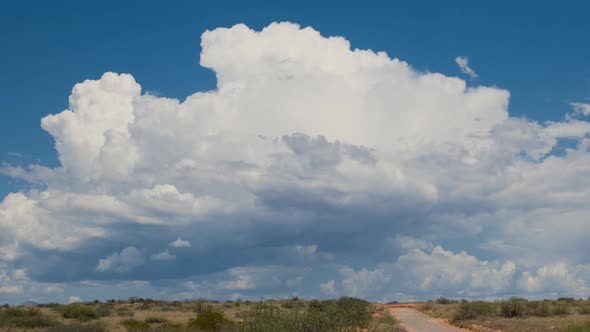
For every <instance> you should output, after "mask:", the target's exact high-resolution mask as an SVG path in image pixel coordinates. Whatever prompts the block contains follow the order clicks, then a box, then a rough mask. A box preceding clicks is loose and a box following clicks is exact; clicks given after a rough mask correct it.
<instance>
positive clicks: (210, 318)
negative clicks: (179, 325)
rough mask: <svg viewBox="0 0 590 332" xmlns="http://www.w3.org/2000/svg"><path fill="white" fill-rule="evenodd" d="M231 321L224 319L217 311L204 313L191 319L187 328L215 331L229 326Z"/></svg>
mask: <svg viewBox="0 0 590 332" xmlns="http://www.w3.org/2000/svg"><path fill="white" fill-rule="evenodd" d="M230 324H231V321H230V320H228V319H227V318H225V316H224V315H223V313H221V312H217V311H205V312H202V313H200V314H198V315H197V318H194V319H191V320H190V321H189V323H188V326H189V327H191V328H197V329H200V330H203V331H217V330H219V329H221V328H222V327H223V326H226V325H230Z"/></svg>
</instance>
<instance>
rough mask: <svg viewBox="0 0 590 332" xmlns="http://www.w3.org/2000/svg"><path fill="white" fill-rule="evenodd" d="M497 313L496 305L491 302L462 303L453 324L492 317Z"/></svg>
mask: <svg viewBox="0 0 590 332" xmlns="http://www.w3.org/2000/svg"><path fill="white" fill-rule="evenodd" d="M496 313H497V309H496V305H495V304H494V303H490V302H483V301H474V302H466V303H461V304H460V305H459V308H458V309H457V311H456V312H455V314H454V315H453V317H452V321H453V322H460V321H464V320H474V319H480V318H483V317H492V316H495V315H496Z"/></svg>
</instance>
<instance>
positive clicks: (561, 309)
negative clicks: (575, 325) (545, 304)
mask: <svg viewBox="0 0 590 332" xmlns="http://www.w3.org/2000/svg"><path fill="white" fill-rule="evenodd" d="M569 312H570V310H569V307H568V306H567V305H565V304H556V305H554V306H553V308H552V309H551V314H552V315H554V316H564V315H567V314H569Z"/></svg>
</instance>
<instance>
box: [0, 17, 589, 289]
mask: <svg viewBox="0 0 590 332" xmlns="http://www.w3.org/2000/svg"><path fill="white" fill-rule="evenodd" d="M201 46H202V53H201V65H202V66H204V67H206V68H210V69H211V70H213V71H214V72H215V74H216V76H217V88H216V89H215V90H213V91H205V92H197V93H195V94H193V95H191V96H188V97H187V98H186V99H185V100H184V101H179V100H176V99H171V98H164V97H157V96H154V95H151V94H149V93H142V92H141V87H140V85H139V84H138V83H137V82H136V81H135V79H134V78H133V77H132V76H131V75H128V74H115V73H106V74H104V75H103V76H102V77H101V78H99V79H97V80H86V81H84V82H82V83H79V84H77V85H76V86H75V87H74V89H73V91H72V94H71V96H70V100H69V101H70V103H69V108H68V109H67V110H65V111H63V112H61V113H57V114H54V115H48V116H47V117H45V118H43V119H42V121H41V125H42V127H43V128H44V129H45V130H46V131H48V132H49V133H50V134H51V135H52V136H53V137H54V139H55V146H56V150H57V153H58V155H59V160H60V162H61V166H60V167H57V168H55V169H50V168H47V167H43V166H40V165H31V166H28V167H26V168H22V167H20V166H5V167H4V168H3V169H2V172H3V173H4V174H6V175H9V176H12V177H15V178H20V179H24V180H26V181H28V182H30V183H31V184H32V186H31V188H35V189H30V190H28V191H23V192H19V193H11V194H9V195H8V196H6V197H5V198H4V199H3V201H2V202H1V203H0V230H1V231H0V260H3V261H5V262H6V264H9V265H6V267H5V268H6V269H8V268H10V269H15V268H19V267H17V266H16V264H24V265H28V266H27V268H28V269H30V270H31V273H30V276H31V278H33V280H29V281H26V283H25V282H24V281H19V282H18V283H19V284H18V285H12V284H11V285H2V284H0V287H6V288H3V289H4V292H8V291H11V292H13V291H16V290H19V289H18V287H24V291H26V292H29V294H33V293H34V292H38V290H37V289H38V288H39V287H37V286H35V285H36V284H35V283H43V282H49V281H51V282H55V281H56V278H58V277H55V270H54V269H61V268H63V266H64V265H65V260H64V259H63V258H62V257H64V255H67V256H68V257H69V259H70V263H75V264H78V266H79V268H77V269H75V270H74V269H72V271H71V273H70V274H69V275H70V277H69V280H78V281H85V280H86V281H87V280H97V281H96V282H99V283H106V284H108V285H110V286H109V287H113V288H112V289H117V288H116V287H119V286H117V285H115V284H112V283H111V284H109V280H110V278H113V279H115V278H116V279H120V278H129V280H137V278H138V277H140V276H141V277H142V278H146V279H148V280H156V279H161V278H167V280H176V281H177V282H176V283H175V284H174V285H164V286H162V287H164V288H166V289H168V290H169V292H168V293H166V296H169V297H175V296H181V297H186V296H214V297H215V296H216V297H232V296H237V294H236V293H235V292H236V291H240V292H242V293H243V294H241V295H243V296H256V295H260V294H265V295H277V296H278V295H285V294H286V295H289V294H292V293H295V292H296V293H298V294H301V295H308V296H309V295H317V294H316V293H317V292H318V284H320V283H321V282H323V283H321V290H322V292H323V293H324V294H325V295H326V296H334V295H335V294H337V293H342V294H353V295H357V296H370V297H382V296H383V294H388V292H391V296H390V298H391V297H393V296H394V295H393V293H394V292H395V293H397V294H398V295H396V296H400V295H399V294H401V293H404V292H405V295H404V296H406V295H407V296H409V297H410V296H422V297H428V296H434V295H438V294H435V293H437V292H441V291H440V290H441V289H443V292H444V294H445V295H448V296H501V295H502V294H504V293H524V294H532V295H535V294H543V293H544V292H546V291H550V289H549V288H547V287H546V285H548V284H549V283H548V282H546V280H552V279H551V278H556V277H555V276H556V275H557V276H559V275H560V274H559V273H560V272H559V271H562V270H563V271H566V272H564V273H562V274H561V275H562V276H563V278H561V279H560V280H561V281H562V282H563V283H573V285H571V287H569V288H568V287H565V286H564V287H562V288H560V289H562V290H563V291H564V292H567V291H568V290H571V289H588V285H587V284H586V283H587V281H584V279H583V278H582V277H580V276H581V275H582V273H585V272H583V271H586V270H584V269H585V266H588V264H590V261H588V257H585V256H584V255H582V254H580V253H582V252H585V251H584V250H586V251H587V250H590V247H589V245H588V241H587V240H586V239H587V237H588V235H590V226H589V225H590V224H589V223H588V222H587V219H588V216H589V215H590V210H589V208H588V205H587V201H588V198H590V197H589V192H590V191H588V188H589V187H590V177H588V176H587V174H588V172H589V171H590V154H589V152H588V147H589V146H590V140H589V139H588V133H589V132H590V123H589V122H587V121H586V120H585V119H584V116H585V115H587V114H586V112H584V107H583V106H580V105H573V106H574V107H575V109H576V111H575V113H576V116H567V117H564V120H563V121H559V122H547V123H542V124H541V123H537V122H534V121H530V120H527V119H520V118H513V117H510V115H509V113H508V99H509V92H508V91H506V90H503V89H500V88H496V87H484V86H469V85H467V84H466V82H465V81H464V80H462V79H459V78H456V77H448V76H445V75H443V74H439V73H422V72H419V71H417V70H415V69H413V68H412V67H411V66H410V65H409V64H407V63H405V62H403V61H400V60H398V59H395V58H390V57H389V56H388V55H387V54H385V53H383V52H378V53H375V52H373V51H370V50H358V49H354V50H352V49H351V46H350V43H349V42H348V41H347V40H346V39H344V38H342V37H329V38H328V37H324V36H322V35H320V33H319V32H318V31H316V30H314V29H312V28H301V27H300V26H298V25H296V24H292V23H273V24H271V25H269V26H268V27H266V28H264V29H263V30H262V31H254V30H251V29H249V28H248V27H247V26H245V25H243V24H239V25H236V26H233V27H231V28H219V29H215V30H213V31H206V32H205V33H204V34H203V36H202V42H201ZM458 59H459V58H458ZM457 63H458V64H459V65H462V64H463V65H464V66H462V68H463V67H464V68H466V69H465V70H467V69H469V67H468V63H467V59H463V60H461V62H460V61H459V60H458V61H457ZM471 72H472V71H471ZM468 74H469V73H468ZM472 74H475V73H474V72H472ZM472 74H469V75H472ZM566 140H567V142H568V144H564V142H565V141H566ZM572 142H573V143H572ZM38 184H40V185H41V186H37V185H38ZM39 188H42V189H39ZM179 234H181V235H182V238H181V237H178V235H179ZM174 238H177V240H176V241H173V242H170V240H171V239H174ZM303 243H313V245H302V244H303ZM293 248H296V250H293ZM443 248H453V249H454V250H452V251H450V250H448V249H443ZM166 249H168V250H166ZM144 253H149V254H150V255H151V256H150V257H151V258H152V259H151V260H149V261H148V260H146V259H145V258H144ZM477 255H484V256H485V257H487V258H486V260H483V259H478V258H477V257H476V256H477ZM47 256H51V257H55V262H54V264H53V265H52V266H51V267H48V266H46V265H39V264H35V262H38V261H39V259H40V258H42V257H47ZM72 259H73V260H74V261H71V260H72ZM88 262H90V263H88ZM96 262H98V263H96ZM188 262H190V263H191V264H187V263H188ZM153 264H167V266H169V268H167V269H165V270H164V269H157V268H154V267H153V266H152V265H153ZM555 264H561V265H555ZM287 266H289V267H287ZM554 266H558V268H555V267H554ZM574 267H575V268H574ZM136 269H141V271H142V273H141V274H139V273H135V272H134V271H135V270H136ZM459 270H460V271H459ZM52 271H53V272H52ZM555 271H557V272H555ZM273 274H275V275H276V276H277V278H275V279H273V281H272V282H267V281H266V279H265V278H266V277H268V275H273ZM576 276H577V277H576ZM72 278H73V279H72ZM318 280H319V281H318ZM326 280H329V281H328V282H326ZM57 281H59V280H57ZM376 283H379V284H381V285H383V287H382V288H380V292H379V294H375V293H373V292H372V289H374V287H373V286H372V285H374V284H376ZM580 283H581V284H580ZM21 284H22V285H21ZM369 285H371V287H369ZM65 286H66V287H73V286H71V285H69V286H68V285H65ZM205 286H206V287H205ZM14 287H16V288H14ZM36 287H37V288H36ZM76 287H78V288H76V290H77V293H76V294H77V295H76V296H78V295H80V296H82V297H83V298H90V297H92V296H93V295H89V296H87V294H85V293H84V292H88V294H92V292H93V291H92V287H90V286H88V287H87V288H84V287H86V286H84V287H83V286H81V285H78V286H76ZM105 287H106V286H105ZM146 287H158V286H152V285H151V284H150V285H149V286H146ZM154 289H155V288H154ZM206 289H208V291H209V293H203V292H206V291H205V290H206ZM199 292H201V293H199ZM13 293H14V292H13ZM66 293H67V292H66ZM63 296H64V299H65V296H67V294H64V295H63ZM386 297H387V296H386Z"/></svg>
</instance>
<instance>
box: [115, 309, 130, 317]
mask: <svg viewBox="0 0 590 332" xmlns="http://www.w3.org/2000/svg"><path fill="white" fill-rule="evenodd" d="M117 316H119V317H132V316H133V311H131V309H129V307H118V308H117Z"/></svg>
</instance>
